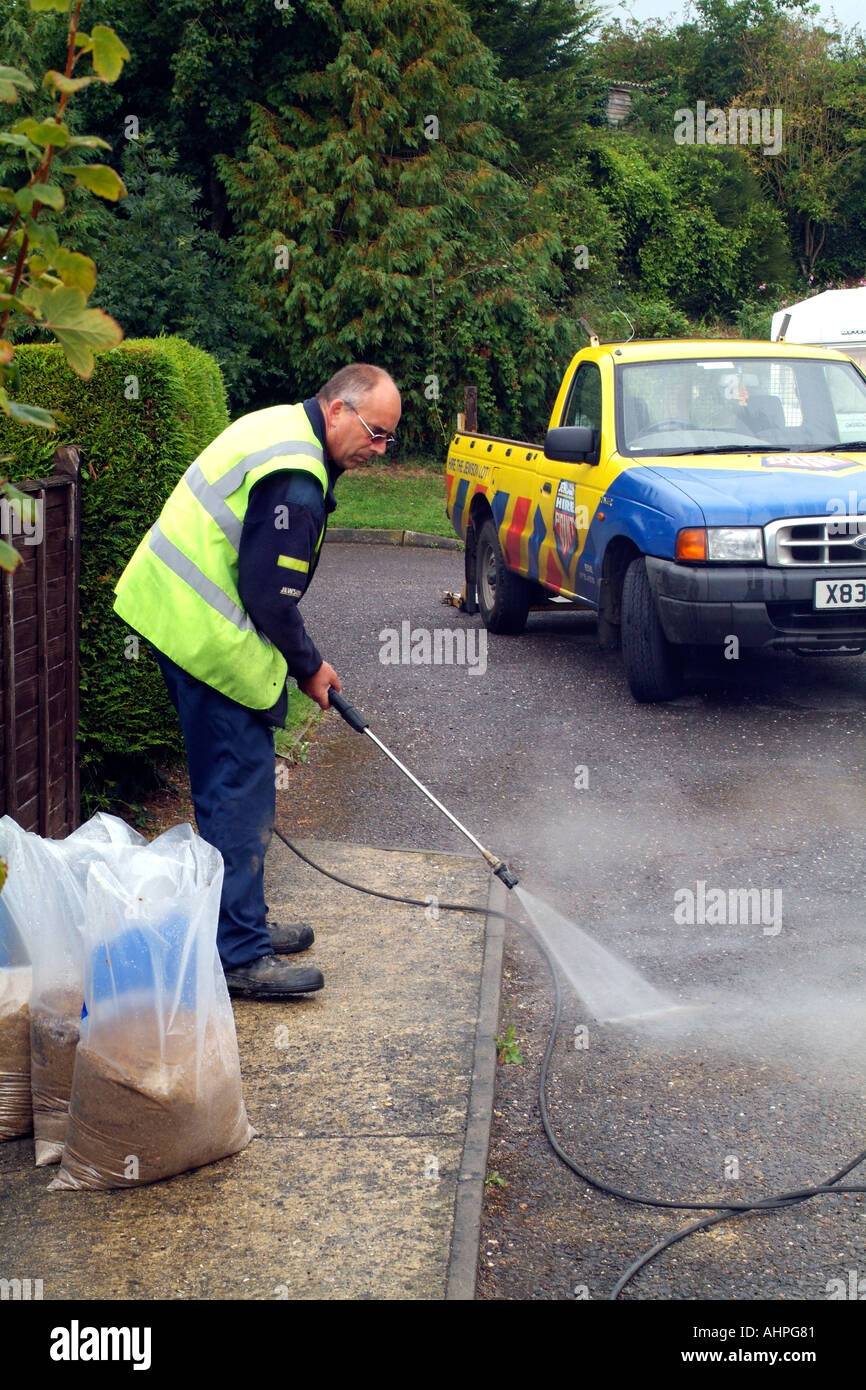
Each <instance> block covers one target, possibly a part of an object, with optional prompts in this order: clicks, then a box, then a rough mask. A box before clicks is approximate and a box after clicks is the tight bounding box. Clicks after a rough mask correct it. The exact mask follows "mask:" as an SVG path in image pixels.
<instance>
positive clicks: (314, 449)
mask: <svg viewBox="0 0 866 1390" xmlns="http://www.w3.org/2000/svg"><path fill="white" fill-rule="evenodd" d="M281 454H306V455H307V457H308V458H312V459H315V460H316V461H317V463H323V462H324V460H323V456H322V446H321V445H320V444H312V443H310V441H309V440H308V439H286V440H284V441H283V443H282V444H270V445H269V446H268V448H267V449H258V450H256V452H255V453H254V454H247V456H246V458H242V459H241V461H240V463H236V464H235V466H234V468H230V469H229V471H228V472H227V473H224V474H223V475H222V477H221V478H217V479H216V481H215V482H213V483H212V484H211V487H213V488H215V489H216V491H217V494H218V496H220V497H230V496H231V494H232V493H233V492H236V491H237V489H238V488H239V487H240V485H241V483H242V482H243V480H244V476H245V474H247V473H251V472H252V470H253V469H254V468H258V466H259V464H260V463H267V461H268V459H275V458H279V457H280V455H281Z"/></svg>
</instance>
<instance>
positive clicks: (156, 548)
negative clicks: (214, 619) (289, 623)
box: [149, 522, 257, 631]
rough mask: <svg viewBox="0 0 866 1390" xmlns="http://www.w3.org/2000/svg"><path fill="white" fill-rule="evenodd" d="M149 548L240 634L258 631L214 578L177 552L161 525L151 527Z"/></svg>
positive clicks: (246, 614)
mask: <svg viewBox="0 0 866 1390" xmlns="http://www.w3.org/2000/svg"><path fill="white" fill-rule="evenodd" d="M149 545H150V549H151V550H152V551H153V553H154V555H156V556H157V557H158V558H159V559H160V560H162V562H163V564H164V565H167V566H168V568H169V569H170V570H172V571H173V573H174V574H176V575H178V577H179V578H180V579H182V580H183V581H184V583H185V584H188V585H189V587H190V588H191V589H192V590H194V592H195V593H197V594H198V596H199V598H201V599H204V601H205V603H206V604H208V606H209V607H211V608H215V609H216V611H217V612H218V613H221V614H222V616H223V617H224V618H228V620H229V622H230V623H234V625H235V627H237V628H240V629H241V631H247V630H249V629H252V630H253V631H257V629H256V625H255V623H254V622H253V620H252V618H251V617H250V615H249V614H248V613H245V612H244V610H243V608H241V607H239V605H238V604H236V603H235V602H234V601H233V600H232V599H230V598H229V596H228V594H224V593H223V591H222V589H221V588H220V587H219V585H218V584H215V583H214V582H213V580H212V579H208V577H207V575H206V574H202V572H201V570H200V569H199V568H198V566H197V565H194V564H193V562H192V560H190V558H189V556H187V555H184V553H183V551H182V550H178V548H177V546H176V545H174V544H173V543H172V542H171V541H170V540H169V539H168V536H166V535H165V533H164V532H163V531H161V530H160V528H159V523H158V522H154V524H153V526H151V528H150V541H149Z"/></svg>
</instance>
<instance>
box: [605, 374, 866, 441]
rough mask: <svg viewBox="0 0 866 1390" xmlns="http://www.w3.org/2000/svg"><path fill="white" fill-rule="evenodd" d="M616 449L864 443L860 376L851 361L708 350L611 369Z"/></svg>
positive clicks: (865, 385) (865, 410) (865, 389)
mask: <svg viewBox="0 0 866 1390" xmlns="http://www.w3.org/2000/svg"><path fill="white" fill-rule="evenodd" d="M616 435H617V448H618V450H619V452H620V453H621V454H626V455H631V456H636V457H639V456H641V455H650V454H651V455H653V456H655V457H658V456H664V455H673V454H684V453H692V452H694V453H700V454H707V453H719V454H723V453H726V452H728V453H743V452H745V451H747V450H751V449H754V450H755V451H756V452H761V451H765V450H769V451H770V452H772V451H774V450H778V451H783V452H785V453H790V452H794V451H796V450H815V449H844V448H845V447H846V446H847V447H848V448H851V447H852V446H854V445H859V446H860V448H861V449H862V448H864V447H866V380H864V378H863V376H861V374H860V372H859V371H858V370H857V368H856V367H855V366H854V364H853V362H821V361H818V360H816V359H815V358H814V357H813V358H807V357H803V358H791V357H786V358H772V357H730V358H720V357H708V358H704V359H700V358H690V359H683V360H679V359H678V360H672V361H666V362H629V363H624V364H623V365H622V366H620V367H617V369H616Z"/></svg>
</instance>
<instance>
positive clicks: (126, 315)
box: [85, 133, 261, 413]
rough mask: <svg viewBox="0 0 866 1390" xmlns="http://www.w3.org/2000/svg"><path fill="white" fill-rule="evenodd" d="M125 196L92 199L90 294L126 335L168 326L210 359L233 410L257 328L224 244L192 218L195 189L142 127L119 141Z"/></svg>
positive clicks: (245, 384)
mask: <svg viewBox="0 0 866 1390" xmlns="http://www.w3.org/2000/svg"><path fill="white" fill-rule="evenodd" d="M120 170H121V173H122V175H123V180H124V183H125V185H126V188H127V197H126V198H124V199H123V201H122V202H121V203H120V204H119V205H118V206H117V208H116V209H115V208H107V207H106V208H102V209H101V210H100V211H101V214H102V216H101V219H100V222H99V224H98V226H93V227H92V228H91V229H90V233H89V237H88V241H87V245H86V246H85V249H86V250H89V251H90V253H91V254H92V255H94V256H98V257H99V264H100V267H101V269H100V272H99V280H98V282H97V286H96V289H95V290H94V293H93V301H94V303H96V304H99V305H100V306H101V307H102V308H103V309H105V310H106V311H107V312H108V313H109V314H113V315H114V316H115V317H116V318H119V319H122V320H123V327H124V332H125V333H126V334H127V336H129V337H134V338H139V337H141V338H149V337H156V336H158V335H159V334H166V333H169V334H178V335H179V336H180V337H182V338H185V339H187V340H188V341H189V342H192V343H195V344H196V346H198V347H201V348H204V350H205V351H206V352H209V353H210V354H211V355H212V356H213V357H214V358H215V359H216V361H217V362H218V363H219V366H220V368H221V369H222V374H223V378H224V380H225V384H226V391H227V393H228V397H229V401H230V402H231V407H232V410H233V412H236V413H240V412H241V411H242V410H243V408H244V407H245V406H246V405H247V403H248V402H249V401H250V400H251V399H253V398H254V397H255V395H256V394H257V392H258V391H260V390H261V381H260V380H259V375H260V373H259V369H258V364H257V363H256V362H255V361H254V358H253V352H254V349H255V346H256V343H257V341H258V339H259V338H260V333H261V331H260V330H257V327H256V325H255V323H254V322H253V318H252V315H251V312H250V306H249V304H247V303H245V302H244V301H243V300H242V299H241V298H239V296H238V294H237V291H236V288H235V278H236V267H235V264H234V256H233V254H232V250H231V246H230V245H229V244H228V243H226V242H224V241H222V240H221V239H220V237H219V236H217V234H216V232H213V231H210V230H208V229H207V228H206V227H204V226H202V217H201V195H200V193H199V190H198V188H197V187H196V186H195V184H194V183H193V181H192V179H190V178H188V177H186V176H185V175H184V174H180V173H179V172H178V170H177V157H176V155H175V154H174V153H170V154H167V155H166V154H162V153H161V152H160V151H159V150H158V149H157V148H156V146H155V145H154V142H153V139H152V137H151V136H149V135H148V134H146V133H143V134H142V135H141V138H140V139H138V140H129V141H127V142H126V145H125V149H124V152H123V155H122V157H121V161H120Z"/></svg>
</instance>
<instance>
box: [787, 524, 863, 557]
mask: <svg viewBox="0 0 866 1390" xmlns="http://www.w3.org/2000/svg"><path fill="white" fill-rule="evenodd" d="M858 539H859V540H860V542H861V543H860V544H859V545H857V544H855V542H856V541H857V540H858ZM764 540H765V543H766V548H767V564H768V565H866V516H803V517H798V518H797V519H796V520H791V521H771V522H770V524H769V526H765V527H764Z"/></svg>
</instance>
